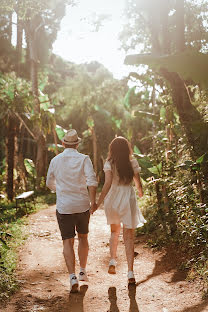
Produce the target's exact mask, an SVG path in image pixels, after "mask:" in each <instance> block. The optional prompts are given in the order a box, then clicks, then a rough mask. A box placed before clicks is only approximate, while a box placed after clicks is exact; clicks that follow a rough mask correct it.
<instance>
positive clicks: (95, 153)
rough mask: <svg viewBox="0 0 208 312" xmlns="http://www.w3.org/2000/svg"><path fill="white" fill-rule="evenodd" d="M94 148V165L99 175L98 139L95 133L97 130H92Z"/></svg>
mask: <svg viewBox="0 0 208 312" xmlns="http://www.w3.org/2000/svg"><path fill="white" fill-rule="evenodd" d="M92 146H93V164H94V170H95V173H96V175H97V138H96V133H95V128H94V127H93V128H92Z"/></svg>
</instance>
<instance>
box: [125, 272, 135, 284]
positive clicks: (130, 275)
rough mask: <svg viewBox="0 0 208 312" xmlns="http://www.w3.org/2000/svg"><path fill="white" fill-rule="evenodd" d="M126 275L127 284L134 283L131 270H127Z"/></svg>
mask: <svg viewBox="0 0 208 312" xmlns="http://www.w3.org/2000/svg"><path fill="white" fill-rule="evenodd" d="M127 277H128V284H135V283H136V281H135V277H134V272H133V271H129V272H128V275H127Z"/></svg>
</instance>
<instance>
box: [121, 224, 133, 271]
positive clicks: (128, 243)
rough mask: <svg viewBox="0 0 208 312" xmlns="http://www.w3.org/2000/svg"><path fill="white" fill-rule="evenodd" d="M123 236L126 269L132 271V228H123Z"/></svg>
mask: <svg viewBox="0 0 208 312" xmlns="http://www.w3.org/2000/svg"><path fill="white" fill-rule="evenodd" d="M123 238H124V244H125V250H126V259H127V264H128V271H133V266H134V229H126V228H125V227H124V228H123Z"/></svg>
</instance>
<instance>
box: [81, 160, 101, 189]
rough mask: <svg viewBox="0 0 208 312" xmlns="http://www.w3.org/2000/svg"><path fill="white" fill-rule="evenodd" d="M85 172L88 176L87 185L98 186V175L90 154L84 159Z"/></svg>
mask: <svg viewBox="0 0 208 312" xmlns="http://www.w3.org/2000/svg"><path fill="white" fill-rule="evenodd" d="M84 174H85V177H86V184H87V186H96V187H97V186H98V182H97V179H96V175H95V172H94V169H93V165H92V162H91V160H90V158H89V156H87V157H86V158H85V160H84Z"/></svg>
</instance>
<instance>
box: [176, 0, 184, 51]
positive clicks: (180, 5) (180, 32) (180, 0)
mask: <svg viewBox="0 0 208 312" xmlns="http://www.w3.org/2000/svg"><path fill="white" fill-rule="evenodd" d="M176 49H177V52H183V51H184V50H185V23H184V0H176Z"/></svg>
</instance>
